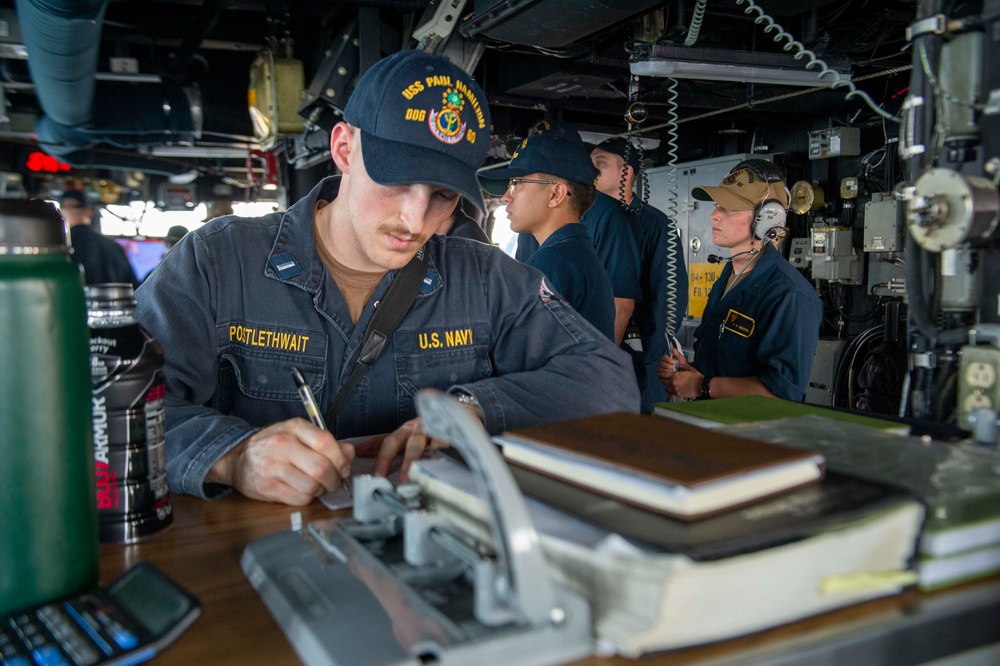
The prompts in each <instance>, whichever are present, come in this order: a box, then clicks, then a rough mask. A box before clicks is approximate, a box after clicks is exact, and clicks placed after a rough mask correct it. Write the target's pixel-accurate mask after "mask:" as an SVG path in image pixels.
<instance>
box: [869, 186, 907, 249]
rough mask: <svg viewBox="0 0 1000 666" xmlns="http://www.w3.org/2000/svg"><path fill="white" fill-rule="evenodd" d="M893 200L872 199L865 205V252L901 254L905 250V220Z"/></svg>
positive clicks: (899, 207) (900, 208)
mask: <svg viewBox="0 0 1000 666" xmlns="http://www.w3.org/2000/svg"><path fill="white" fill-rule="evenodd" d="M904 213H905V210H904V207H903V206H900V205H899V202H897V201H896V200H895V199H891V198H888V199H883V200H881V201H876V200H874V199H872V200H871V201H869V202H868V203H866V204H865V241H864V248H863V249H864V251H865V252H903V251H904V250H905V249H906V219H905V215H904Z"/></svg>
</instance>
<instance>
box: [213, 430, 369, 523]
mask: <svg viewBox="0 0 1000 666" xmlns="http://www.w3.org/2000/svg"><path fill="white" fill-rule="evenodd" d="M353 459H354V447H353V446H351V445H350V444H341V443H339V442H337V440H336V439H334V437H333V435H332V434H331V433H330V432H329V431H328V430H321V429H320V428H317V427H316V426H314V425H313V424H312V423H310V422H308V421H306V420H305V419H299V418H295V419H289V420H287V421H281V422H280V423H275V424H274V425H271V426H268V427H267V428H264V429H262V430H259V431H258V432H256V433H254V434H253V435H251V436H250V437H248V438H247V439H245V440H244V441H242V442H240V443H239V444H237V445H236V446H235V447H234V448H233V449H231V450H230V451H228V452H227V453H226V454H225V455H223V456H222V457H221V458H219V460H217V461H216V462H215V464H214V465H213V466H212V469H211V470H210V471H209V473H208V475H206V477H205V481H206V482H208V483H221V484H224V485H228V486H232V487H233V488H235V489H236V490H237V491H238V492H239V493H241V494H242V495H245V496H247V497H249V498H251V499H260V500H266V501H269V502H281V503H284V504H291V505H294V506H304V505H306V504H309V503H310V502H312V501H313V499H314V498H316V497H319V496H320V495H322V494H323V493H325V492H328V491H332V490H336V489H337V488H339V487H340V484H341V483H342V479H344V478H347V477H349V476H350V474H351V460H353Z"/></svg>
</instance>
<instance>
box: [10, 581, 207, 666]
mask: <svg viewBox="0 0 1000 666" xmlns="http://www.w3.org/2000/svg"><path fill="white" fill-rule="evenodd" d="M200 614H201V604H200V603H199V602H198V600H197V599H195V598H194V597H193V596H191V595H190V594H188V593H187V592H185V591H184V590H183V589H182V588H181V587H180V586H179V585H178V584H177V583H176V582H174V581H173V580H171V579H170V578H168V577H167V576H166V574H164V573H163V572H162V571H160V570H159V569H157V568H156V567H154V566H153V565H152V564H150V563H149V562H139V563H138V564H136V565H135V566H133V567H132V568H131V569H129V570H128V571H126V572H125V573H123V574H122V575H121V576H120V577H119V578H118V579H116V580H115V581H114V582H113V583H112V584H111V585H110V586H109V587H107V588H97V589H95V590H91V591H89V592H83V593H80V594H76V595H73V596H70V597H67V598H65V599H62V600H59V601H54V602H52V603H48V604H45V605H43V606H40V607H38V608H34V609H31V610H28V611H24V612H22V613H16V614H14V615H11V616H9V617H5V618H2V620H0V666H95V665H98V664H100V665H110V664H115V665H122V666H125V665H128V664H138V663H141V662H143V661H147V660H149V659H152V658H153V656H154V655H155V654H156V653H157V652H158V651H160V650H161V649H163V648H164V647H166V646H167V645H169V644H170V643H172V642H173V641H174V640H175V639H176V638H177V637H178V636H179V635H180V634H181V633H182V632H183V631H184V630H185V629H187V628H188V627H189V626H191V623H193V622H194V621H195V619H197V617H198V616H199V615H200Z"/></svg>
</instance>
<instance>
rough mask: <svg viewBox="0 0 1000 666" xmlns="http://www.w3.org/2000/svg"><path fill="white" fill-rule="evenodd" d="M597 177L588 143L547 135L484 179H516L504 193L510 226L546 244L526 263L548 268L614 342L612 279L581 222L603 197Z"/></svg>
mask: <svg viewBox="0 0 1000 666" xmlns="http://www.w3.org/2000/svg"><path fill="white" fill-rule="evenodd" d="M594 176H595V169H594V165H593V163H592V162H591V160H590V155H589V154H588V153H587V149H586V148H585V147H584V145H583V141H581V140H580V139H579V138H576V139H575V140H574V139H571V138H568V137H563V136H559V135H556V134H552V133H545V134H535V135H532V136H530V137H528V138H527V139H525V140H524V141H522V142H521V145H520V147H519V148H518V150H517V151H516V152H515V153H514V157H513V159H512V160H511V162H510V166H508V167H507V168H506V169H497V170H494V171H488V172H486V173H484V174H482V175H481V176H480V179H481V180H493V181H495V180H501V179H510V180H509V183H508V187H507V191H506V192H505V193H504V195H503V201H504V203H506V204H507V218H508V219H509V220H510V228H511V230H512V231H516V232H519V233H529V234H531V235H532V236H534V238H535V240H536V241H538V244H539V246H540V247H539V249H538V251H537V252H535V253H534V254H532V255H531V256H530V257H529V258H528V259H527V260H526V261H525V263H526V264H528V265H529V266H534V267H535V268H537V269H538V270H540V271H542V272H543V273H544V274H545V276H546V280H545V281H546V283H547V284H548V285H549V286H551V287H552V288H553V289H554V290H555V291H556V292H557V293H558V294H559V295H560V296H562V298H563V299H564V300H565V301H566V302H567V303H569V304H570V305H571V306H572V307H573V309H574V310H576V311H577V312H579V313H580V314H581V315H582V316H583V318H584V319H586V320H587V321H589V322H590V323H591V324H593V325H594V327H595V328H597V330H599V331H600V332H601V333H603V334H604V335H606V336H607V337H608V339H609V340H614V339H615V297H614V292H613V291H612V287H611V279H610V278H609V277H608V273H607V271H606V270H604V266H603V265H602V264H601V262H600V260H599V259H598V258H597V253H596V252H595V251H594V246H593V243H592V242H591V240H590V235H589V233H588V232H587V228H586V227H584V226H583V225H582V224H580V218H581V217H582V216H583V214H584V213H586V212H587V210H588V209H589V208H590V207H591V205H593V203H594V197H595V196H596V195H597V190H596V189H595V188H594ZM491 189H494V191H495V187H494V188H491Z"/></svg>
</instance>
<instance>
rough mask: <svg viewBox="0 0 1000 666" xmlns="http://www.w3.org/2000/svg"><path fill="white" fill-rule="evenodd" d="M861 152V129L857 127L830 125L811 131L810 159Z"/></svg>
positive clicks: (858, 153)
mask: <svg viewBox="0 0 1000 666" xmlns="http://www.w3.org/2000/svg"><path fill="white" fill-rule="evenodd" d="M860 154H861V130H860V129H858V128H857V127H829V128H827V129H823V130H816V131H814V132H809V159H811V160H822V159H825V158H827V157H845V156H851V155H860Z"/></svg>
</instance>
